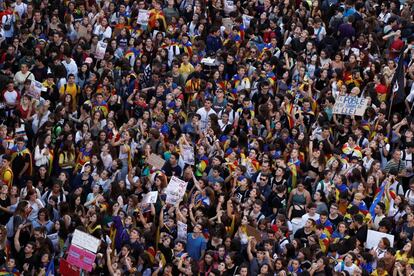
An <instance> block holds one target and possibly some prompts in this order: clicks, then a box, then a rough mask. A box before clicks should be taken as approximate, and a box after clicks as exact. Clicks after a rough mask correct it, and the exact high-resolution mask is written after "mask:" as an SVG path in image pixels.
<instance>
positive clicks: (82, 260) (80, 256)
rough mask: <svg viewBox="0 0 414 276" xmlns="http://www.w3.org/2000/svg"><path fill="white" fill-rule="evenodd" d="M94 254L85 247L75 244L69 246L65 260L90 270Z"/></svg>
mask: <svg viewBox="0 0 414 276" xmlns="http://www.w3.org/2000/svg"><path fill="white" fill-rule="evenodd" d="M95 258H96V254H94V253H91V252H89V251H88V250H86V249H83V248H80V247H78V246H76V245H73V244H72V245H71V246H70V247H69V253H68V258H67V261H68V263H70V264H71V265H74V266H76V267H79V268H80V269H85V270H86V271H89V272H91V271H92V268H93V267H92V265H93V263H94V262H95Z"/></svg>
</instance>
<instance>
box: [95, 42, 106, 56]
mask: <svg viewBox="0 0 414 276" xmlns="http://www.w3.org/2000/svg"><path fill="white" fill-rule="evenodd" d="M106 47H108V43H105V42H102V41H99V42H98V44H97V45H96V52H95V58H96V59H103V58H104V57H105V53H106Z"/></svg>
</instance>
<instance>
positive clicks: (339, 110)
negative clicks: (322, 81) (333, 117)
mask: <svg viewBox="0 0 414 276" xmlns="http://www.w3.org/2000/svg"><path fill="white" fill-rule="evenodd" d="M365 109H367V100H366V99H365V98H358V97H354V96H339V97H338V98H336V99H335V105H334V107H333V113H334V114H343V115H351V116H352V115H357V116H363V115H364V113H365Z"/></svg>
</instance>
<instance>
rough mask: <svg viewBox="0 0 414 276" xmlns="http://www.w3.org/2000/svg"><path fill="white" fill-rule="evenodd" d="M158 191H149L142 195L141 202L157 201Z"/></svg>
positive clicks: (152, 202)
mask: <svg viewBox="0 0 414 276" xmlns="http://www.w3.org/2000/svg"><path fill="white" fill-rule="evenodd" d="M157 198H158V191H154V192H149V193H147V194H145V195H144V196H143V197H142V203H143V204H154V203H156V202H157Z"/></svg>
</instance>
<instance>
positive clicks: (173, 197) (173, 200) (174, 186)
mask: <svg viewBox="0 0 414 276" xmlns="http://www.w3.org/2000/svg"><path fill="white" fill-rule="evenodd" d="M186 189H187V182H185V181H183V180H181V179H179V178H178V177H175V176H173V177H171V180H170V182H169V183H168V186H167V188H166V190H165V193H166V195H167V198H166V201H165V202H166V203H167V204H172V205H177V204H178V202H179V201H180V200H181V199H182V198H183V197H184V194H185V191H186Z"/></svg>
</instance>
